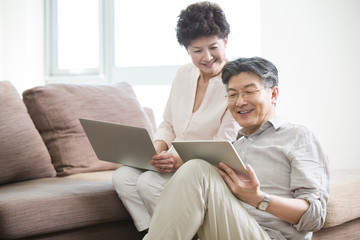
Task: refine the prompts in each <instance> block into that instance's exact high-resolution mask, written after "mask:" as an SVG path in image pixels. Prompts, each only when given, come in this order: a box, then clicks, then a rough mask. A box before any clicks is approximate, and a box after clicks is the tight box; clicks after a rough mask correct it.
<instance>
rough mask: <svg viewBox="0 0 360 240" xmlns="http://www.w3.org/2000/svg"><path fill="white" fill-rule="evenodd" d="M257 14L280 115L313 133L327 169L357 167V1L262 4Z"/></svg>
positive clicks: (265, 0) (281, 0)
mask: <svg viewBox="0 0 360 240" xmlns="http://www.w3.org/2000/svg"><path fill="white" fill-rule="evenodd" d="M261 11H262V15H261V16H262V44H261V49H262V51H261V52H262V56H263V57H265V58H267V59H269V60H271V61H272V62H273V63H274V64H275V65H276V66H277V67H278V70H279V77H280V99H279V102H278V110H279V112H280V113H282V114H285V115H287V116H288V117H289V118H290V119H291V120H294V121H296V122H299V123H302V124H304V125H307V126H309V127H310V128H311V129H312V130H313V131H315V132H316V134H317V135H318V136H319V138H320V139H321V141H322V143H323V145H324V147H325V148H326V150H327V152H328V155H329V159H330V163H331V167H332V168H360V144H359V142H360V139H359V137H360V127H359V122H360V94H359V90H360V77H359V69H360V60H359V56H360V14H359V12H360V1H358V0H344V1H341V0H316V1H314V0H292V1H288V0H262V8H261Z"/></svg>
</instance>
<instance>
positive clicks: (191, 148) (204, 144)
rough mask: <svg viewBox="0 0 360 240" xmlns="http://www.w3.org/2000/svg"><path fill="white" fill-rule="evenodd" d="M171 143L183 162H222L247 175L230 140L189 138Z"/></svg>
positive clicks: (216, 163)
mask: <svg viewBox="0 0 360 240" xmlns="http://www.w3.org/2000/svg"><path fill="white" fill-rule="evenodd" d="M172 144H173V146H174V148H175V150H176V151H177V153H178V154H179V156H180V157H181V159H182V160H183V161H184V162H186V161H188V160H191V159H203V160H205V161H207V162H209V163H211V164H213V165H215V166H217V165H218V164H219V162H223V163H225V164H226V165H228V166H229V167H231V168H232V169H233V170H235V171H236V172H238V173H241V174H243V175H245V176H248V174H247V170H246V167H245V164H244V163H243V161H242V160H241V159H240V157H239V155H238V153H237V152H236V150H235V148H234V146H233V145H232V143H231V142H230V141H226V140H191V141H174V142H173V143H172Z"/></svg>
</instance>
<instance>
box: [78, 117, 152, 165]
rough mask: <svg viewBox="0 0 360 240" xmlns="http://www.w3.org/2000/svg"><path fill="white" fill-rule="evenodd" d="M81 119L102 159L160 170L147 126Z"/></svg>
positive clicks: (99, 157)
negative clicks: (154, 165) (153, 162)
mask: <svg viewBox="0 0 360 240" xmlns="http://www.w3.org/2000/svg"><path fill="white" fill-rule="evenodd" d="M80 123H81V125H82V127H83V129H84V131H85V133H86V136H87V137H88V139H89V141H90V143H91V146H92V147H93V149H94V151H95V153H96V156H97V157H98V159H100V160H104V161H108V162H114V163H121V164H123V165H127V166H131V167H135V168H140V169H146V170H153V171H156V169H155V168H154V167H153V166H151V164H150V160H151V158H152V156H153V155H155V154H156V151H155V147H154V145H153V143H152V140H151V138H150V135H149V133H148V131H147V130H146V129H145V128H140V127H133V126H127V125H121V124H116V123H110V122H103V121H97V120H92V119H83V118H81V119H80Z"/></svg>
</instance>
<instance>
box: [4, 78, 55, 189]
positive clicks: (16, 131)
mask: <svg viewBox="0 0 360 240" xmlns="http://www.w3.org/2000/svg"><path fill="white" fill-rule="evenodd" d="M0 112H1V114H0V136H1V137H0V185H1V184H6V183H10V182H18V181H24V180H29V179H37V178H44V177H53V176H55V174H56V173H55V170H54V167H53V166H52V165H51V159H50V155H49V152H48V151H47V149H46V146H45V144H44V142H43V140H42V139H41V136H40V134H39V132H38V131H37V129H36V128H35V125H34V123H33V122H32V120H31V118H30V116H29V114H28V113H27V110H26V107H25V105H24V103H23V102H22V100H21V97H20V95H19V94H18V92H17V91H16V89H15V88H14V86H13V85H12V84H11V83H10V82H8V81H1V82H0Z"/></svg>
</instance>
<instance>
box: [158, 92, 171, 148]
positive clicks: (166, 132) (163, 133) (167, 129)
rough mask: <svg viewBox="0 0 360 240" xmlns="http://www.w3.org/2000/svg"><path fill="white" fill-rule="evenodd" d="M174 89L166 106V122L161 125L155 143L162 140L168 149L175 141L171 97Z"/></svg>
mask: <svg viewBox="0 0 360 240" xmlns="http://www.w3.org/2000/svg"><path fill="white" fill-rule="evenodd" d="M172 92H173V88H172V89H171V91H170V95H169V98H168V101H167V103H166V106H165V111H164V114H163V117H164V120H163V121H162V122H161V123H160V125H159V127H158V129H157V131H156V133H155V136H154V139H153V141H156V140H162V141H164V142H165V143H166V144H167V145H168V147H170V146H171V143H172V141H173V140H174V139H175V137H176V136H175V132H174V128H173V125H172V119H171V118H172V115H171V96H172Z"/></svg>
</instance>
